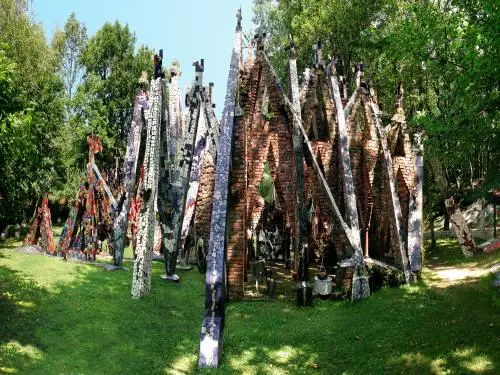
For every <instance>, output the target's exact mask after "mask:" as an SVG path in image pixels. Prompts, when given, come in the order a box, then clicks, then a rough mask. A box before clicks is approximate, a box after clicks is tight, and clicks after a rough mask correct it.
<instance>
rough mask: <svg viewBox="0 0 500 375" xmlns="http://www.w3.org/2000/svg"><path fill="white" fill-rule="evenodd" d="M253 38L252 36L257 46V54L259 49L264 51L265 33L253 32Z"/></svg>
mask: <svg viewBox="0 0 500 375" xmlns="http://www.w3.org/2000/svg"><path fill="white" fill-rule="evenodd" d="M253 38H254V40H255V44H256V46H257V54H258V53H259V52H260V51H264V41H265V40H266V33H262V34H255V36H254V37H253Z"/></svg>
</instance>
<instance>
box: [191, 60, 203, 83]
mask: <svg viewBox="0 0 500 375" xmlns="http://www.w3.org/2000/svg"><path fill="white" fill-rule="evenodd" d="M193 66H194V71H195V77H194V87H195V88H199V87H201V86H202V84H203V72H204V71H205V59H200V61H193Z"/></svg>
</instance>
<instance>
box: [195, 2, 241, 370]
mask: <svg viewBox="0 0 500 375" xmlns="http://www.w3.org/2000/svg"><path fill="white" fill-rule="evenodd" d="M241 48H242V31H241V10H240V12H239V14H238V24H237V26H236V33H235V37H234V45H233V52H232V55H231V65H230V68H229V76H228V80H227V88H226V98H225V102H224V112H223V114H222V121H221V135H220V140H219V154H218V156H217V163H216V175H215V188H214V197H213V206H212V223H211V225H210V241H209V245H208V246H209V247H208V256H207V273H206V289H205V293H206V294H205V318H204V319H203V323H202V326H201V333H200V351H199V353H200V356H199V361H198V366H199V367H218V365H219V357H220V351H221V349H222V332H223V328H224V317H225V245H226V230H227V225H226V224H227V213H228V212H227V211H228V201H227V200H228V190H229V172H230V166H231V158H232V157H231V155H232V140H233V129H234V111H235V104H236V91H237V83H238V71H239V65H240V61H241Z"/></svg>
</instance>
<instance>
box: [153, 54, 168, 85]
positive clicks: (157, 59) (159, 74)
mask: <svg viewBox="0 0 500 375" xmlns="http://www.w3.org/2000/svg"><path fill="white" fill-rule="evenodd" d="M153 62H154V79H156V78H165V73H163V71H162V68H161V65H162V62H163V50H162V49H161V50H160V51H159V53H158V55H154V56H153Z"/></svg>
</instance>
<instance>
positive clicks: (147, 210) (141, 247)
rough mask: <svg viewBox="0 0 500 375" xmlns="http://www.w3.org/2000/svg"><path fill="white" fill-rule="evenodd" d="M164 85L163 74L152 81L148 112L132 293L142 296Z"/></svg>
mask: <svg viewBox="0 0 500 375" xmlns="http://www.w3.org/2000/svg"><path fill="white" fill-rule="evenodd" d="M164 91H165V84H164V80H163V78H162V77H156V76H155V79H153V81H152V82H151V94H150V103H149V108H148V111H147V114H146V126H147V135H146V151H145V156H144V163H143V166H144V171H145V173H144V190H143V191H142V192H141V194H142V197H143V206H142V208H141V216H140V219H139V228H138V230H137V247H136V253H137V258H136V259H135V262H134V274H133V277H132V296H133V297H134V298H139V297H143V296H146V295H148V294H149V291H150V289H151V262H152V260H153V244H154V232H155V221H156V215H155V204H154V203H155V197H156V194H157V190H158V170H159V156H160V125H161V122H162V118H163V112H164V105H163V101H164V99H163V98H164V94H165V92H164Z"/></svg>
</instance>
